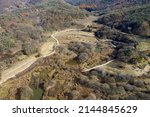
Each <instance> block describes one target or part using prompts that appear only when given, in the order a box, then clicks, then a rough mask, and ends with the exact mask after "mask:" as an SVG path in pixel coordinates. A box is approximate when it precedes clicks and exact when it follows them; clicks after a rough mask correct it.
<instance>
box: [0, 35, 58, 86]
mask: <svg viewBox="0 0 150 117" xmlns="http://www.w3.org/2000/svg"><path fill="white" fill-rule="evenodd" d="M52 39H54V38H53V37H52V38H51V37H49V40H51V41H49V42H45V43H44V44H43V45H42V46H41V48H40V55H41V56H40V57H39V58H37V57H35V55H31V56H30V57H28V58H27V59H25V60H23V61H20V62H18V63H16V64H14V65H12V66H11V67H10V68H8V69H6V70H4V71H2V73H1V80H0V85H1V84H2V83H4V82H6V81H7V80H9V79H11V78H14V77H16V75H18V74H19V73H21V72H23V71H24V70H26V69H28V68H29V67H30V66H31V65H32V64H34V63H35V62H36V61H37V60H38V59H40V58H44V57H47V56H51V55H53V54H54V53H55V51H54V50H53V46H54V45H55V44H57V45H58V44H59V43H58V42H57V41H58V40H57V39H54V41H52ZM56 40H57V41H56Z"/></svg>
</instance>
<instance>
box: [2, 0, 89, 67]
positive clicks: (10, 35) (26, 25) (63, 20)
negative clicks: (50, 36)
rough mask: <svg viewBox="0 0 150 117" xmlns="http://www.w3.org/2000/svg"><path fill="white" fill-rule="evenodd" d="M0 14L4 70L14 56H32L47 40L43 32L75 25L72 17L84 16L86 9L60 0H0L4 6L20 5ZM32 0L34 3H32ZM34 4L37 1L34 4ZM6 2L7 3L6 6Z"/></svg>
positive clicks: (14, 60)
mask: <svg viewBox="0 0 150 117" xmlns="http://www.w3.org/2000/svg"><path fill="white" fill-rule="evenodd" d="M20 2H21V3H22V4H24V6H25V7H26V8H25V7H17V9H14V8H13V9H12V10H10V9H7V11H4V12H3V13H2V14H0V65H1V67H2V69H5V68H7V67H8V66H9V64H11V63H14V62H16V61H17V58H16V57H17V55H31V54H34V53H36V52H38V47H39V46H40V45H41V43H42V42H44V41H46V40H47V39H46V37H45V36H44V35H43V33H44V32H46V31H50V32H53V31H55V30H60V29H64V28H67V27H70V26H74V25H75V23H74V21H73V19H78V18H79V19H80V18H84V17H85V16H86V13H85V12H82V11H81V10H79V9H77V8H75V7H72V6H71V5H68V4H66V3H65V2H61V0H42V1H39V0H38V1H37V0H32V4H31V1H25V0H10V1H3V0H2V1H1V3H2V4H0V5H3V7H0V8H8V7H7V6H9V7H10V6H11V5H12V6H13V5H15V6H16V4H19V5H20ZM33 2H34V3H33ZM35 3H36V4H35ZM5 4H6V5H5Z"/></svg>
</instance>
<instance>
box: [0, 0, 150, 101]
mask: <svg viewBox="0 0 150 117" xmlns="http://www.w3.org/2000/svg"><path fill="white" fill-rule="evenodd" d="M14 1H15V0H14ZM19 1H21V0H18V1H16V3H18V2H19ZM65 1H67V2H68V3H71V5H70V4H68V3H66V2H65ZM65 1H64V0H30V1H21V2H22V3H23V4H24V6H23V7H17V8H16V7H13V9H12V10H10V9H7V10H4V11H3V14H1V15H0V70H1V73H0V75H1V80H0V99H15V100H149V99H150V49H149V47H150V14H149V13H150V4H149V0H65ZM10 3H11V2H10ZM12 5H13V4H12ZM72 5H75V6H72ZM7 8H8V7H7ZM85 9H86V10H87V11H86V10H85ZM88 11H90V12H88ZM88 16H89V17H88Z"/></svg>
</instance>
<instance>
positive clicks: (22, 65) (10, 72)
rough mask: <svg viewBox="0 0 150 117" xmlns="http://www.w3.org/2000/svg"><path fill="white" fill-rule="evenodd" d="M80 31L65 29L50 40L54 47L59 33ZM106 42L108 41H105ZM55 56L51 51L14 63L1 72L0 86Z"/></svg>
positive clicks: (53, 35)
mask: <svg viewBox="0 0 150 117" xmlns="http://www.w3.org/2000/svg"><path fill="white" fill-rule="evenodd" d="M81 30H82V29H66V30H62V31H57V32H55V33H53V34H52V35H51V38H53V39H54V40H55V41H56V46H58V45H60V43H59V41H58V39H57V38H56V37H55V36H56V35H58V34H60V33H64V32H69V31H81ZM106 41H108V40H106ZM54 45H55V44H54ZM54 45H53V46H54ZM53 54H55V50H53V51H52V52H50V53H49V54H47V55H42V56H41V57H39V58H36V57H35V56H31V57H29V58H28V59H26V60H24V61H21V62H18V63H16V64H15V65H14V66H12V67H10V68H8V69H6V70H4V71H2V74H1V80H0V85H1V84H2V83H4V82H6V81H7V80H9V79H11V78H14V77H16V75H18V74H19V73H21V72H23V71H25V70H27V69H28V68H29V67H30V66H31V65H32V64H34V63H35V62H36V61H37V60H38V59H40V58H45V57H47V56H51V55H53ZM112 61H113V60H111V61H108V62H107V63H105V64H102V65H98V66H95V67H93V68H90V69H85V70H84V72H86V71H90V70H92V69H96V68H99V67H103V66H105V65H107V64H109V63H110V62H112Z"/></svg>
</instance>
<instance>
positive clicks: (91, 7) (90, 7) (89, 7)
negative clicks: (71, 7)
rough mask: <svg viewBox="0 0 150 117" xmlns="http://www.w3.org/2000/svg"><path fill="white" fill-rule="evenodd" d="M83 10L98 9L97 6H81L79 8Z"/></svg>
mask: <svg viewBox="0 0 150 117" xmlns="http://www.w3.org/2000/svg"><path fill="white" fill-rule="evenodd" d="M79 7H80V8H81V9H94V8H96V7H97V6H96V5H95V4H90V5H88V4H80V6H79Z"/></svg>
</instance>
